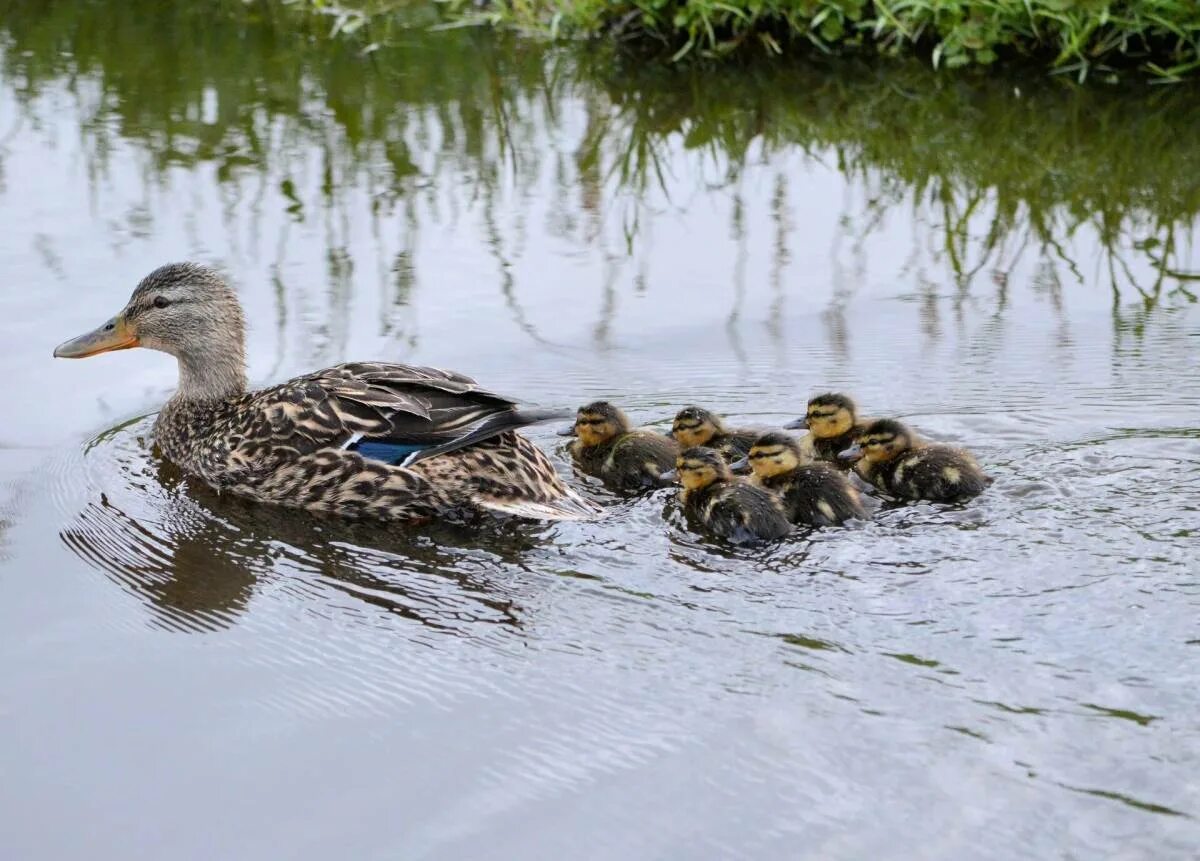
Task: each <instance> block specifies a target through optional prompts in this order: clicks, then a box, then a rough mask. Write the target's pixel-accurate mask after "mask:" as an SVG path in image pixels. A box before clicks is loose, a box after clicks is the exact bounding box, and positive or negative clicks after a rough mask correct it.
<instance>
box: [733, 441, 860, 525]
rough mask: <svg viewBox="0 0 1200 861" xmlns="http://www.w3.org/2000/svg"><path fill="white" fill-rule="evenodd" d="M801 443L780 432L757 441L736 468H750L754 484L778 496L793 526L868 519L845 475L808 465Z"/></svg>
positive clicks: (830, 468) (827, 467)
mask: <svg viewBox="0 0 1200 861" xmlns="http://www.w3.org/2000/svg"><path fill="white" fill-rule="evenodd" d="M806 460H807V459H806V457H805V454H804V451H803V449H802V448H801V447H800V443H799V442H798V441H797V440H795V439H793V438H792V437H790V436H788V435H787V434H785V433H780V432H779V431H772V432H771V433H766V434H763V435H762V436H760V437H759V438H758V439H757V440H755V442H754V445H753V446H751V447H750V454H748V455H747V456H746V458H745V459H744V460H742V461H741V462H739V463H735V464H733V466H732V468H733V469H739V468H742V467H744V466H749V467H750V469H751V470H752V471H753V473H754V477H753V478H752V479H751V482H752V483H754V484H757V485H758V486H759V487H763V488H766V489H767V490H769V491H771V492H772V493H774V494H776V495H777V496H778V497H779V499H780V502H781V503H782V504H783V512H784V514H786V515H787V519H788V520H790V521H791V522H792V523H802V524H804V525H806V526H840V525H841V524H843V523H845V522H846V521H847V520H851V519H854V518H858V519H862V520H865V519H866V518H867V517H868V514H867V510H866V508H864V507H863V504H862V499H861V498H860V497H859V495H858V491H856V490H855V489H854V487H853V486H852V485H851V484H850V480H849V479H848V478H846V476H845V474H844V473H842V472H841V471H839V470H837V469H835V468H834V467H833V466H831V465H830V464H828V463H821V462H819V461H817V462H806Z"/></svg>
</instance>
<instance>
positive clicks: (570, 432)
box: [555, 425, 575, 436]
mask: <svg viewBox="0 0 1200 861" xmlns="http://www.w3.org/2000/svg"><path fill="white" fill-rule="evenodd" d="M555 433H556V434H558V435H559V436H575V425H567V426H566V427H565V428H559V429H558V430H556V431H555Z"/></svg>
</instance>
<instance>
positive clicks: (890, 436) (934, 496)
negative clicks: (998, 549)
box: [848, 419, 992, 502]
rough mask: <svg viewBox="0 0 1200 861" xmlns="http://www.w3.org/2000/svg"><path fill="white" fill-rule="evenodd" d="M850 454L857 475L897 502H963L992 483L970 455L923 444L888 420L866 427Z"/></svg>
mask: <svg viewBox="0 0 1200 861" xmlns="http://www.w3.org/2000/svg"><path fill="white" fill-rule="evenodd" d="M848 454H849V455H850V456H851V457H856V458H857V462H856V463H855V465H854V469H855V472H857V473H858V475H859V476H861V477H862V478H863V479H865V480H866V481H869V482H870V483H871V484H873V485H875V486H876V487H877V488H879V489H880V490H881V491H883V492H884V493H886V494H888V495H889V496H892V497H894V498H896V499H908V500H916V499H926V500H929V501H931V502H961V501H964V500H967V499H970V498H971V497H974V496H978V495H979V494H980V493H982V492H983V491H984V489H985V488H986V487H987V486H988V485H989V484H991V483H992V479H991V478H990V477H989V476H987V475H984V473H983V470H981V469H980V468H979V464H978V463H977V462H976V460H975V458H974V456H972V455H971V453H970V452H967V451H964V450H963V449H960V448H953V447H951V446H947V445H938V444H935V443H927V442H924V441H923V440H921V439H920V438H918V437H917V436H916V435H915V434H913V433H912V431H910V430H909V429H908V428H907V427H905V426H904V425H903V424H901V423H900V422H897V421H893V420H891V419H880V420H879V421H876V422H873V423H871V424H870V425H868V426H867V427H865V428H864V429H863V430H862V432H861V433H860V434H859V436H858V439H857V441H856V443H855V445H854V446H853V447H852V448H851V450H850V451H849V452H848Z"/></svg>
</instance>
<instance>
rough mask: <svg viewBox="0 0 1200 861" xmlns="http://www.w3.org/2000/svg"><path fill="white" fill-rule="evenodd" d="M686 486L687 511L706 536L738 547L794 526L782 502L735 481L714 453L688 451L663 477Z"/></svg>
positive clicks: (683, 495) (696, 449)
mask: <svg viewBox="0 0 1200 861" xmlns="http://www.w3.org/2000/svg"><path fill="white" fill-rule="evenodd" d="M663 477H664V478H669V479H671V480H677V481H678V482H679V483H680V484H681V485H683V490H682V491H681V492H680V494H679V498H680V500H681V501H682V502H683V508H684V511H685V512H687V514H688V516H689V517H691V518H692V519H693V520H695V521H696V522H697V523H698V524H699V525H700V526H701V527H702V528H703V529H704V530H705V531H706V532H709V533H711V534H713V535H716V536H718V537H721V538H726V539H728V540H730V541H733V542H735V543H739V544H741V543H746V542H749V541H769V540H774V539H776V538H782V537H783V536H785V535H787V534H788V532H790V531H791V528H792V525H791V524H790V523H789V522H788V519H787V517H785V516H784V513H783V506H782V505H781V503H780V501H779V499H778V498H776V497H775V496H774V495H773V494H771V493H769V492H768V491H766V490H763V489H762V488H761V487H755V486H754V485H753V484H750V483H749V482H747V481H744V480H742V479H740V478H736V477H735V476H734V474H733V472H732V471H731V470H730V468H729V464H727V463H726V462H725V459H724V458H723V457H721V455H720V453H719V452H717V451H716V450H715V449H711V448H701V447H699V446H696V447H693V448H689V449H687V450H685V451H683V452H682V453H680V455H679V457H678V458H677V459H676V461H675V469H674V470H672V471H671V472H669V473H667V474H666V475H664V476H663Z"/></svg>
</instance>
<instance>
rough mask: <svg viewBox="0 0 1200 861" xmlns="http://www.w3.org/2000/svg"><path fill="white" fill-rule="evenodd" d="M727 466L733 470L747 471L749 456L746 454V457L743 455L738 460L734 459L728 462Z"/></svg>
mask: <svg viewBox="0 0 1200 861" xmlns="http://www.w3.org/2000/svg"><path fill="white" fill-rule="evenodd" d="M729 468H730V469H732V470H733V471H734V472H749V470H750V456H749V455H746V457H743V458H741V459H740V460H735V461H734V462H733V463H731V464H729Z"/></svg>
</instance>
